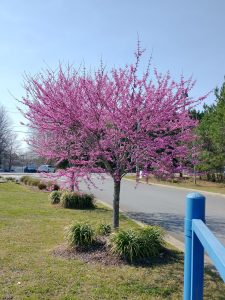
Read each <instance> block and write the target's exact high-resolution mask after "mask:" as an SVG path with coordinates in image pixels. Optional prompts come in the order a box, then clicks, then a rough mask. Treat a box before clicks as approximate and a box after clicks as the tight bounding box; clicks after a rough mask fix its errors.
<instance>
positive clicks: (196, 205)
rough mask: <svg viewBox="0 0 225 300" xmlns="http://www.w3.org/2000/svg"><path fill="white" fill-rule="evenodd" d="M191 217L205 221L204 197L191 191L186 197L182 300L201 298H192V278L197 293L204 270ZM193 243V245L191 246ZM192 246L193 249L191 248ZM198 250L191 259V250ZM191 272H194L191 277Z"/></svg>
mask: <svg viewBox="0 0 225 300" xmlns="http://www.w3.org/2000/svg"><path fill="white" fill-rule="evenodd" d="M192 219H201V220H202V221H203V222H205V197H204V196H203V195H201V194H199V193H191V194H188V195H187V197H186V212H185V224H184V231H185V258H184V300H194V299H198V300H200V299H201V298H193V297H194V296H193V295H194V294H195V291H194V290H193V289H192V284H193V279H194V280H198V282H195V284H194V288H196V287H197V288H198V294H199V295H202V293H203V292H201V291H203V270H204V255H203V253H204V250H203V247H202V246H201V245H200V243H199V241H197V242H196V240H197V237H195V236H194V244H193V238H192ZM192 244H193V246H192ZM192 247H193V249H192ZM193 250H194V251H199V253H198V254H197V253H196V252H195V253H194V255H197V256H195V259H193V252H192V251H193ZM193 273H195V275H194V278H193Z"/></svg>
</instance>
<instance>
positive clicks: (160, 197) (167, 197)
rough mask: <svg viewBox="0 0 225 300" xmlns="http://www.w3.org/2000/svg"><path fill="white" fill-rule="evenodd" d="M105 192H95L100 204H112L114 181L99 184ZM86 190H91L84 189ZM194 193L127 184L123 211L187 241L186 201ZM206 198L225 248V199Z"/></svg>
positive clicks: (213, 227) (123, 189)
mask: <svg viewBox="0 0 225 300" xmlns="http://www.w3.org/2000/svg"><path fill="white" fill-rule="evenodd" d="M95 184H96V185H97V186H98V187H99V188H100V189H101V190H99V189H94V188H92V189H91V191H92V192H93V194H94V195H95V196H96V197H97V198H98V199H100V200H102V201H104V202H106V203H108V204H112V199H113V181H112V179H111V178H109V177H107V179H106V180H105V181H104V182H103V183H102V182H101V181H99V180H95ZM82 189H83V190H85V191H88V189H87V188H86V187H84V186H82ZM190 192H191V191H187V190H184V189H177V188H172V187H162V186H159V185H147V184H143V183H140V184H139V185H138V186H137V187H136V183H135V182H134V181H130V180H129V181H128V180H125V179H124V180H123V181H122V185H121V198H120V207H121V209H122V210H123V211H125V212H126V213H127V214H128V215H129V216H131V217H132V218H134V219H136V220H138V221H142V222H145V223H147V224H155V225H160V226H162V227H163V228H164V229H165V230H166V231H167V232H168V233H169V234H171V235H172V236H173V237H175V238H177V239H178V240H180V241H182V242H183V241H184V237H183V231H184V226H183V225H184V213H185V197H186V195H187V194H188V193H190ZM202 194H203V195H205V196H206V224H207V225H208V227H209V228H210V229H211V230H212V231H213V232H214V233H215V234H216V236H217V238H218V239H219V240H220V241H221V242H222V243H223V244H224V246H225V197H224V196H219V195H212V194H211V195H209V194H207V193H204V192H202Z"/></svg>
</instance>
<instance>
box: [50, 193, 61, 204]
mask: <svg viewBox="0 0 225 300" xmlns="http://www.w3.org/2000/svg"><path fill="white" fill-rule="evenodd" d="M61 195H62V192H61V191H52V192H51V193H50V194H49V200H50V202H51V204H58V203H59V202H60V197H61Z"/></svg>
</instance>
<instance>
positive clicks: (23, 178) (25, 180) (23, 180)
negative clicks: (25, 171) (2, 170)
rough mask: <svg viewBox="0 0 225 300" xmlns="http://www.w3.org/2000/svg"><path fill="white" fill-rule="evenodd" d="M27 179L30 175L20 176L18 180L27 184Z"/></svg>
mask: <svg viewBox="0 0 225 300" xmlns="http://www.w3.org/2000/svg"><path fill="white" fill-rule="evenodd" d="M29 179H30V176H26V175H25V176H22V177H21V178H20V181H21V182H23V183H24V184H27V182H28V181H29Z"/></svg>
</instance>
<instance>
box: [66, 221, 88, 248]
mask: <svg viewBox="0 0 225 300" xmlns="http://www.w3.org/2000/svg"><path fill="white" fill-rule="evenodd" d="M65 238H66V240H67V242H68V244H69V245H70V246H72V247H77V246H89V245H91V244H93V242H94V230H93V229H92V227H91V226H90V225H89V224H87V223H75V224H72V225H71V226H69V227H68V228H66V232H65Z"/></svg>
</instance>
